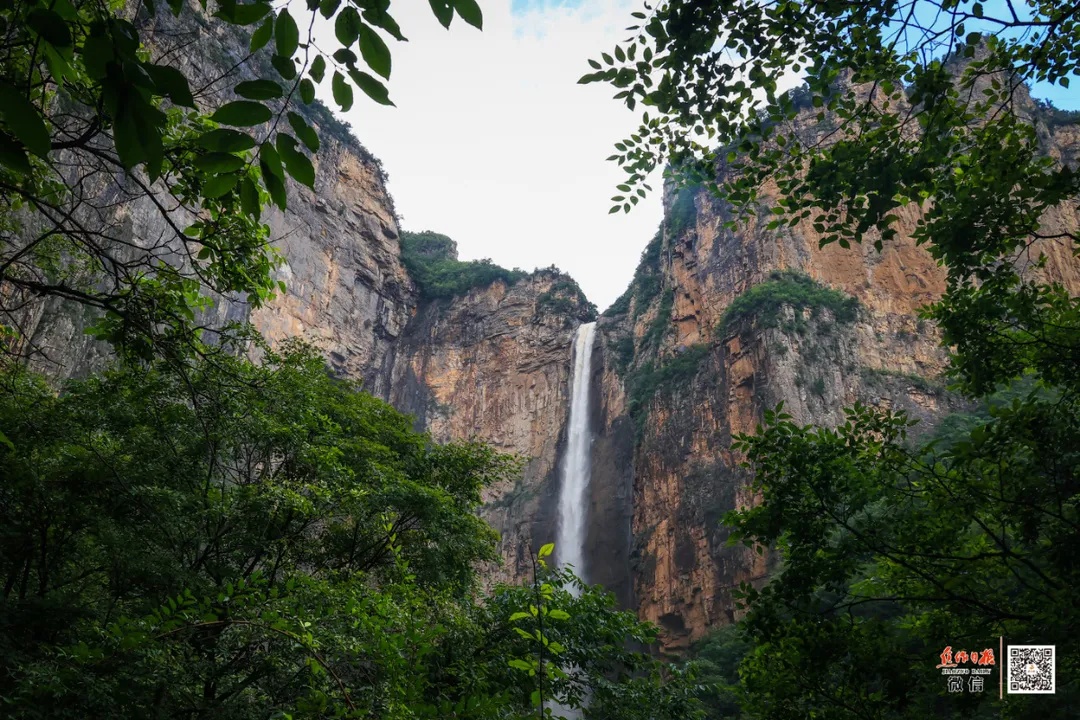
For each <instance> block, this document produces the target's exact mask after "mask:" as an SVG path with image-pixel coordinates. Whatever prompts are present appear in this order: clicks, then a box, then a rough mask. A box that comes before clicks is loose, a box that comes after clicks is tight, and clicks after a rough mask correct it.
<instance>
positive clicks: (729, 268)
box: [23, 101, 1080, 652]
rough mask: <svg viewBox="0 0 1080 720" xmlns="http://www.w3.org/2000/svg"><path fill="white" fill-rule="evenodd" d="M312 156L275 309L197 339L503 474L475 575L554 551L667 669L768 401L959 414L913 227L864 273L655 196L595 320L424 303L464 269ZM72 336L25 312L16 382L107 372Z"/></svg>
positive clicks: (48, 317)
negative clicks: (344, 398) (335, 379)
mask: <svg viewBox="0 0 1080 720" xmlns="http://www.w3.org/2000/svg"><path fill="white" fill-rule="evenodd" d="M1029 102H1030V101H1029ZM1033 112H1034V111H1033ZM802 121H803V122H805V123H806V125H807V132H814V131H815V130H814V129H813V128H814V126H815V125H816V121H814V120H812V118H811V117H810V116H809V114H808V115H807V117H805V118H803V120H802ZM327 127H329V126H327ZM1042 132H1043V139H1044V140H1045V143H1046V147H1047V150H1048V152H1049V153H1050V154H1051V155H1053V156H1055V157H1056V158H1058V159H1065V160H1069V161H1073V160H1075V158H1076V157H1077V156H1078V153H1080V132H1077V128H1076V126H1075V125H1073V126H1069V125H1062V126H1053V125H1050V124H1045V127H1044V129H1043V131H1042ZM324 135H326V136H327V137H326V139H325V141H324V146H323V148H322V149H321V150H320V152H319V153H318V156H317V162H318V166H317V174H316V178H317V179H316V186H315V189H314V190H308V189H306V188H302V187H300V186H297V185H292V186H290V193H291V195H290V198H291V200H290V204H289V210H288V211H287V212H284V213H283V212H278V211H273V212H271V213H270V214H269V219H268V222H269V225H270V228H271V234H272V237H273V238H275V241H276V244H277V246H278V248H279V249H280V251H281V253H282V256H283V258H284V262H283V264H282V265H281V267H280V268H278V270H277V271H276V273H277V275H276V277H277V279H279V280H281V281H283V282H284V283H285V285H286V288H287V290H286V292H284V293H282V294H280V295H279V296H278V297H277V298H276V299H275V300H273V301H271V302H270V303H268V304H267V305H266V306H264V307H262V308H259V309H257V310H251V308H250V307H249V306H248V305H246V304H245V303H244V302H242V301H240V300H236V299H224V298H220V299H219V301H218V302H217V303H216V305H215V306H214V308H213V309H212V310H210V311H209V313H208V318H207V319H208V322H218V323H220V322H224V321H227V320H240V321H244V320H246V321H250V322H251V323H252V324H253V325H254V327H255V328H257V329H258V330H259V331H260V332H261V333H262V334H263V335H264V336H265V337H266V338H267V339H268V340H269V341H270V342H271V344H275V343H281V342H283V341H284V340H286V339H288V338H292V337H298V338H302V339H304V340H307V341H309V342H311V343H313V344H315V345H316V346H317V347H318V348H319V349H320V350H321V351H322V352H323V353H324V354H325V357H326V362H327V366H328V367H329V368H330V370H331V371H332V372H333V373H334V374H335V375H337V376H339V377H342V378H347V379H350V380H354V381H357V382H358V383H360V384H361V385H362V387H363V388H365V389H366V390H367V391H369V392H371V393H372V394H374V395H376V396H378V397H380V398H382V399H385V400H387V401H389V402H390V403H391V404H393V405H394V406H395V407H397V408H399V409H401V410H403V411H405V412H407V413H409V414H411V415H412V416H413V417H414V418H415V422H416V425H417V427H418V428H421V429H423V430H426V431H427V432H429V433H430V434H431V436H432V438H434V439H435V440H436V441H444V440H458V439H469V438H478V439H481V440H483V441H485V442H487V443H489V444H491V445H492V446H493V447H495V448H496V449H498V450H500V451H503V452H508V453H514V454H517V455H519V456H520V457H521V458H522V459H523V460H524V469H523V471H522V473H521V475H520V476H519V477H518V478H517V479H516V480H515V481H513V482H507V483H505V484H503V485H500V486H494V487H489V488H488V489H487V495H486V497H485V500H486V504H485V508H484V510H483V516H484V518H485V519H486V520H487V521H488V522H489V523H490V524H491V525H492V526H493V527H494V528H495V529H496V530H497V531H498V533H499V535H500V538H501V539H500V546H499V547H500V551H501V554H502V557H503V562H502V564H501V565H499V566H494V567H491V568H488V569H486V575H487V577H488V578H489V580H490V581H491V582H496V581H498V580H507V579H517V578H522V577H525V576H527V575H528V574H529V572H530V568H531V564H530V562H531V557H532V556H533V555H534V554H535V552H536V550H537V549H538V548H539V547H540V546H541V545H543V544H545V543H548V542H556V543H557V547H556V555H557V557H558V558H559V559H560V561H561V562H570V563H572V564H574V565H575V566H576V567H578V569H579V570H583V571H584V572H585V573H586V577H587V579H588V581H589V582H591V583H599V584H602V585H603V586H605V587H606V588H608V589H609V590H610V591H611V592H613V593H614V594H615V595H616V597H617V599H618V602H619V603H620V604H621V605H623V606H624V607H628V608H633V609H635V610H636V611H637V613H638V614H639V616H640V617H641V618H642V619H645V620H649V621H652V622H654V623H656V624H658V625H659V626H660V627H661V628H662V629H663V641H662V644H663V647H664V649H665V650H669V651H672V652H678V651H681V650H685V649H686V648H688V647H689V646H690V644H691V643H693V642H694V641H695V640H697V639H699V638H701V637H702V636H703V635H704V634H706V633H707V632H708V630H709V629H710V628H712V627H715V626H717V625H722V624H726V623H730V622H732V621H734V620H735V619H736V618H737V617H738V609H737V605H736V602H735V598H734V596H733V592H734V591H735V590H737V588H738V586H739V584H740V583H743V582H750V583H762V582H765V581H766V579H767V578H768V575H769V572H770V571H771V570H772V569H773V567H774V560H773V558H771V557H770V556H769V555H768V554H767V553H766V554H762V555H759V554H756V553H754V552H751V551H750V550H749V549H747V548H745V547H742V546H729V545H728V544H727V542H726V541H727V533H726V531H725V528H724V527H723V525H722V524H721V522H720V520H721V518H722V517H723V515H724V514H725V513H726V512H728V511H730V510H732V509H734V508H736V507H740V506H744V505H746V504H749V503H753V502H754V497H753V494H752V492H751V490H750V475H749V471H748V470H746V469H745V468H743V467H742V466H741V464H740V463H741V458H740V457H739V456H738V454H737V453H736V452H733V451H732V449H731V444H732V439H733V438H734V437H735V436H737V435H739V434H741V433H753V432H754V431H755V427H756V426H757V425H758V424H759V423H760V422H761V420H762V417H763V413H764V412H765V411H766V410H767V409H769V408H772V407H775V406H776V405H777V404H778V403H780V402H783V403H784V407H785V409H786V410H787V412H789V413H790V414H791V415H793V416H794V418H795V419H796V420H797V421H798V422H800V423H816V424H823V425H836V424H838V423H841V422H843V418H844V415H843V408H845V407H847V406H849V405H851V404H853V403H855V402H862V403H866V404H873V405H877V406H883V407H891V408H898V409H903V410H906V411H907V412H908V413H909V415H910V416H911V417H912V418H913V419H917V420H919V421H920V422H919V425H918V426H917V431H918V432H930V431H932V430H933V428H934V426H935V424H936V423H937V422H939V421H940V420H941V419H942V418H943V417H945V416H947V415H948V414H949V413H950V412H953V411H956V410H959V409H961V408H962V407H963V406H964V403H963V401H962V400H961V399H960V398H958V397H957V396H955V395H953V394H952V393H950V392H949V390H948V389H947V387H946V383H945V381H944V379H943V376H942V374H943V372H944V370H945V366H946V353H945V351H944V350H943V349H942V347H941V344H940V337H939V334H938V332H937V331H936V329H935V328H934V326H933V325H932V324H931V323H929V322H927V321H925V320H923V319H921V318H920V317H919V312H918V311H919V309H920V307H922V306H925V305H926V304H927V303H930V302H932V301H933V300H934V299H935V298H937V297H939V296H940V294H941V293H942V292H943V291H944V288H945V278H944V271H943V270H942V269H941V268H940V267H939V266H938V264H937V262H936V261H935V260H934V258H933V257H932V256H931V255H930V253H929V252H928V251H927V250H926V249H925V248H923V247H921V246H918V245H916V243H915V242H914V241H913V240H912V239H911V236H910V232H911V230H912V229H913V227H914V225H915V223H916V222H917V220H918V216H917V211H916V210H915V209H912V208H903V209H901V210H899V211H898V213H899V214H900V216H901V218H900V219H901V223H900V233H899V234H898V236H897V237H896V238H894V239H891V240H888V241H886V242H884V244H883V247H882V249H881V250H880V251H878V250H876V249H875V248H874V247H873V246H872V245H871V244H866V245H862V246H854V247H850V248H842V247H839V246H837V245H828V246H826V247H820V246H819V240H820V235H819V233H817V232H816V231H815V229H814V227H813V225H812V223H811V222H809V221H803V222H798V223H796V224H794V225H787V226H782V227H780V228H775V229H769V228H768V227H767V223H768V217H767V215H766V213H765V212H764V211H763V212H762V213H761V214H760V216H758V217H756V218H751V219H749V221H748V222H745V223H743V224H741V225H740V226H739V227H738V229H736V230H732V229H729V227H728V226H727V222H728V221H729V220H730V219H731V215H730V210H729V208H728V206H727V205H726V204H725V203H724V202H723V201H722V200H721V199H718V198H716V197H714V196H713V195H712V194H711V193H710V192H709V191H708V190H707V189H706V188H703V187H679V186H677V185H675V184H674V183H669V184H668V185H667V187H666V188H665V190H664V193H665V195H664V205H665V217H664V221H663V223H662V225H661V227H660V228H659V230H658V231H657V234H656V236H655V238H654V239H653V240H652V241H651V242H650V243H649V244H648V245H647V247H646V248H645V250H644V252H643V253H642V255H641V261H640V264H639V266H638V268H637V271H636V273H635V275H634V278H633V280H632V281H631V284H630V286H629V287H628V288H627V291H626V293H625V294H624V295H623V296H622V297H621V298H620V299H619V300H618V301H616V302H615V303H614V304H613V305H612V306H611V307H610V308H607V309H605V310H604V311H603V312H602V313H597V311H596V309H595V308H593V307H592V306H591V304H590V303H589V302H588V300H587V298H585V296H584V295H583V293H582V292H581V290H580V289H579V288H578V286H577V284H576V283H575V282H574V281H573V279H572V278H570V277H568V276H567V275H565V274H563V273H561V272H559V271H558V270H556V269H554V268H551V269H544V270H537V271H535V272H532V273H510V272H505V271H499V272H495V271H492V273H491V275H490V278H488V276H487V275H483V274H481V275H477V277H478V278H480V279H479V280H477V281H476V282H472V283H469V284H467V285H463V286H459V287H452V288H450V289H447V288H445V287H442V286H438V287H435V286H433V283H432V281H431V279H430V277H429V278H427V279H425V278H424V277H422V273H423V272H424V271H425V268H426V269H428V270H430V269H431V268H443V269H445V268H450V270H447V271H446V272H451V273H452V271H453V268H458V267H460V268H464V269H463V270H462V272H466V271H469V272H471V270H468V268H473V269H475V264H469V263H461V262H460V261H458V258H457V254H456V246H455V245H454V243H453V241H451V240H450V239H448V238H445V237H443V236H439V235H436V234H434V233H421V234H419V235H412V236H411V237H412V243H413V244H412V245H411V246H410V245H409V244H408V242H407V241H408V240H409V238H410V235H409V234H408V233H405V232H403V230H402V228H401V227H400V226H399V221H398V219H397V216H396V213H395V210H394V207H393V203H392V200H391V198H390V194H389V192H388V190H387V181H386V176H385V174H384V173H383V171H382V168H381V165H380V163H379V162H378V161H377V160H376V159H375V158H374V157H372V156H371V155H370V154H369V153H368V152H367V151H365V150H364V149H363V148H362V147H361V146H360V145H359V144H358V143H357V142H356V141H355V140H354V139H352V138H351V137H349V136H348V133H341V132H336V133H324ZM724 172H725V169H724V168H723V167H720V168H718V173H720V174H721V175H722V174H723V173H724ZM764 190H765V193H766V194H768V191H769V188H765V189H764ZM120 221H121V222H122V223H127V224H128V225H129V226H130V227H131V228H132V230H131V231H132V233H133V234H139V235H141V234H147V235H149V234H152V232H153V228H152V227H147V224H148V223H152V222H155V221H156V216H154V215H153V214H152V213H149V212H145V211H144V209H142V208H140V207H138V206H129V207H124V208H123V209H122V210H121V218H120ZM1044 223H1045V225H1046V228H1047V234H1048V235H1052V234H1054V233H1053V232H1051V231H1053V230H1054V229H1062V228H1068V229H1072V230H1075V228H1076V227H1077V215H1076V212H1075V208H1072V209H1071V211H1070V212H1066V211H1059V210H1055V211H1054V213H1052V214H1048V215H1047V216H1046V217H1045V218H1044ZM583 241H586V240H583ZM639 241H640V239H638V238H628V239H627V246H628V247H629V246H637V244H638V243H639ZM1038 251H1040V252H1042V253H1044V254H1045V257H1046V263H1045V265H1043V266H1041V267H1038V268H1035V269H1033V272H1039V273H1043V274H1045V275H1046V276H1047V277H1048V278H1050V279H1052V280H1055V281H1057V282H1060V283H1062V284H1063V285H1064V286H1065V287H1066V288H1068V289H1069V291H1070V292H1071V293H1072V294H1076V293H1077V292H1080V266H1078V265H1077V263H1076V262H1075V261H1074V258H1073V257H1072V254H1071V252H1070V251H1069V249H1068V248H1067V247H1066V246H1065V245H1064V244H1061V245H1057V244H1054V243H1053V242H1047V243H1045V245H1044V246H1043V247H1041V248H1038ZM1035 257H1036V255H1035V254H1033V255H1032V262H1034V259H1035ZM492 267H493V266H492ZM482 269H485V270H486V269H487V268H482ZM440 272H442V270H440ZM91 319H92V318H89V317H87V316H86V315H85V314H84V313H83V312H82V311H81V310H73V309H72V306H70V305H68V304H66V303H64V302H61V301H55V300H51V301H49V302H47V303H44V304H41V305H38V306H35V307H33V308H32V309H30V310H28V315H27V317H26V319H25V321H24V323H23V327H25V328H26V329H27V333H28V337H29V338H31V340H32V342H33V344H34V345H36V346H38V347H40V348H41V350H42V353H43V354H42V355H41V356H39V357H37V358H36V359H35V360H34V363H35V364H36V366H37V367H38V368H39V369H41V370H42V371H44V372H45V373H46V374H48V375H50V376H51V377H53V378H55V379H62V378H64V377H72V376H82V375H85V374H87V373H88V372H90V371H92V370H93V369H95V368H97V367H100V366H101V364H102V363H103V362H104V361H105V359H106V353H105V351H104V350H103V347H102V346H100V345H98V344H97V343H95V341H93V340H92V339H91V338H89V337H88V336H87V335H85V333H84V332H83V331H84V329H85V328H86V326H87V325H88V324H89V322H90V321H91ZM593 323H595V325H593ZM575 411H577V416H576V417H575V416H574V412H575ZM570 483H573V487H569V484H570ZM574 511H577V512H578V513H580V515H578V516H577V517H576V518H574V517H573V515H574ZM560 519H562V521H561V522H560Z"/></svg>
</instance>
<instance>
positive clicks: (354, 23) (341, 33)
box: [334, 5, 363, 48]
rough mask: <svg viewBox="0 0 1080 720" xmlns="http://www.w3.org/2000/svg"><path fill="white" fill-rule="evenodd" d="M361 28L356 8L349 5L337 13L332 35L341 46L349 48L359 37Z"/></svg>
mask: <svg viewBox="0 0 1080 720" xmlns="http://www.w3.org/2000/svg"><path fill="white" fill-rule="evenodd" d="M362 26H363V23H361V22H360V14H359V13H358V12H356V8H354V7H353V6H351V5H349V6H347V7H346V8H345V9H344V10H342V11H341V12H340V13H338V16H337V19H336V20H335V21H334V35H335V36H336V37H337V39H338V42H339V43H341V44H342V46H344V47H346V48H349V47H352V44H353V43H354V42H356V39H357V38H358V37H360V28H361V27H362Z"/></svg>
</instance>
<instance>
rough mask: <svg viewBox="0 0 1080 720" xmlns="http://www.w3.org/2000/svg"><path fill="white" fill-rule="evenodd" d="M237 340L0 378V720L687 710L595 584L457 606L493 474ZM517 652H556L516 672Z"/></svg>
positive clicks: (369, 401)
mask: <svg viewBox="0 0 1080 720" xmlns="http://www.w3.org/2000/svg"><path fill="white" fill-rule="evenodd" d="M261 351H262V352H263V354H264V356H265V363H264V364H262V365H254V364H252V363H250V362H248V361H245V360H240V359H236V358H230V357H228V356H222V357H215V358H214V359H213V361H210V360H205V361H197V362H194V363H191V364H189V365H188V366H186V367H184V368H183V371H182V372H178V371H176V370H175V369H174V368H173V367H172V366H170V365H168V364H167V363H165V362H164V361H159V362H157V363H154V364H152V365H150V366H147V367H134V366H131V365H127V366H125V367H122V368H120V369H115V370H111V371H109V372H107V373H105V374H104V375H102V376H100V377H96V378H91V379H88V380H84V381H80V382H71V383H69V384H68V385H67V387H66V388H65V392H64V393H63V394H62V395H60V396H57V395H56V394H55V393H54V392H53V391H52V390H51V389H50V388H49V387H47V386H46V385H45V383H44V382H43V381H42V380H41V379H40V378H39V377H37V376H34V375H32V374H29V373H27V372H25V371H23V370H18V369H12V368H8V369H7V370H6V371H5V372H4V373H2V374H0V423H2V424H3V426H4V427H5V428H6V429H7V433H8V436H9V438H10V440H11V445H5V446H4V447H3V448H2V449H0V473H2V475H3V477H4V479H5V482H4V483H3V485H2V487H0V521H2V526H3V532H2V533H0V650H2V651H3V652H2V656H0V702H2V703H3V706H4V716H5V717H10V718H18V719H23V718H27V719H29V718H46V717H47V718H73V719H74V718H86V717H161V718H184V719H189V720H194V719H195V718H200V717H214V718H225V719H228V720H234V719H235V720H255V719H256V718H267V717H278V718H286V717H289V718H328V717H342V718H344V717H349V718H361V717H365V718H370V717H382V718H444V717H461V718H475V719H481V718H492V719H495V718H523V717H527V716H530V715H533V714H534V712H535V711H534V710H533V707H534V704H535V703H534V702H533V697H532V695H533V691H534V690H535V689H536V687H537V683H542V684H543V685H542V687H543V688H544V696H545V698H547V702H548V703H549V705H548V707H549V708H550V701H551V700H552V699H557V700H558V701H559V702H561V703H562V704H563V706H564V707H567V708H580V707H581V705H582V704H583V703H584V702H585V697H586V695H587V694H588V693H592V700H591V701H590V702H591V703H592V705H591V707H595V708H596V712H606V713H608V715H605V716H618V717H626V718H630V717H638V715H622V714H620V712H621V711H620V712H617V710H618V709H619V708H623V707H633V706H635V705H636V706H639V707H640V706H641V705H642V703H644V706H645V707H657V708H666V710H665V711H664V712H663V713H661V714H659V715H651V716H650V717H663V718H671V720H675V718H683V717H692V714H693V711H694V707H693V702H692V698H691V697H690V690H689V688H690V685H689V681H688V679H679V678H681V677H682V676H678V677H677V678H675V679H672V678H665V677H664V676H662V674H661V666H660V664H659V663H657V662H656V661H655V660H653V659H652V658H650V657H649V656H648V655H646V654H643V653H640V652H637V651H634V650H632V649H631V647H630V645H629V643H638V644H641V645H645V644H648V643H650V642H651V641H652V640H653V639H654V638H655V628H652V627H651V626H649V625H646V624H644V623H640V622H638V621H637V619H636V618H635V617H634V616H633V614H632V613H627V612H619V611H616V610H615V609H614V606H613V599H612V598H611V597H610V596H609V595H607V594H606V593H604V592H603V591H602V589H600V588H585V587H583V586H582V585H581V583H580V581H578V580H577V579H576V578H574V577H573V576H572V575H570V574H569V573H565V572H555V571H550V572H544V571H541V572H540V573H539V574H538V576H537V583H538V584H537V585H536V587H535V588H533V587H530V586H522V587H511V586H505V587H499V588H496V589H494V590H493V591H492V592H490V593H484V594H481V592H480V587H479V577H478V575H477V573H476V569H475V568H476V566H477V564H478V563H480V562H489V561H492V560H494V559H495V558H496V553H495V539H496V537H495V533H494V532H493V531H492V530H491V528H490V527H488V526H487V525H486V524H485V523H484V522H483V521H482V520H481V519H480V518H479V517H478V516H477V514H476V511H477V509H478V508H479V506H480V503H481V492H482V491H483V490H484V488H486V487H487V486H489V485H490V484H492V483H495V482H502V481H506V480H509V479H510V478H511V477H512V476H513V475H515V474H516V473H517V472H518V471H519V470H520V463H519V462H518V461H517V460H515V459H514V458H510V457H506V456H502V455H498V454H496V453H495V452H493V451H492V450H491V449H490V448H488V447H487V446H485V445H482V444H479V443H472V442H468V443H453V444H446V445H438V444H434V443H432V442H431V439H430V438H429V437H428V436H426V435H423V434H419V433H416V432H414V431H413V430H412V420H411V418H408V417H407V416H404V415H402V414H401V413H398V412H397V411H395V410H394V409H393V408H391V407H389V406H388V405H386V404H384V403H382V402H381V401H379V400H377V399H375V398H373V397H371V396H369V395H367V394H365V393H362V392H359V391H358V390H356V389H355V388H354V387H352V386H351V385H349V384H347V383H343V382H340V381H337V380H334V379H332V378H330V377H329V376H327V374H326V372H325V369H324V366H323V363H322V361H321V359H320V358H319V357H318V356H317V355H316V354H315V353H314V352H313V351H312V350H311V349H310V348H306V347H303V346H299V345H295V346H291V347H289V348H287V349H285V350H284V351H283V352H273V351H271V350H270V349H269V348H266V347H265V346H264V347H262V348H261ZM548 552H550V549H549V550H548ZM536 592H539V593H541V596H542V598H543V599H542V601H541V602H540V603H539V604H538V603H537V601H536V599H535V597H536ZM537 607H542V611H541V610H536V608H537ZM541 616H542V618H543V622H544V623H545V626H544V630H543V633H541V634H540V635H537V634H535V632H534V629H533V628H532V627H531V626H530V624H529V623H527V622H522V619H523V618H539V617H541ZM526 630H528V632H526ZM523 633H524V634H523ZM538 643H539V646H540V647H543V648H544V650H545V652H547V653H548V654H547V657H548V658H552V657H554V658H556V659H557V660H556V664H551V663H550V662H545V663H543V665H542V667H541V666H540V665H537V666H536V668H535V672H534V673H533V674H532V675H529V674H528V672H525V673H524V674H523V672H522V670H521V667H522V666H523V664H525V665H528V666H529V667H530V668H531V667H532V666H531V664H530V663H531V660H532V659H533V657H534V656H535V654H536V650H537V647H538ZM526 678H532V680H526ZM605 708H608V709H610V710H605Z"/></svg>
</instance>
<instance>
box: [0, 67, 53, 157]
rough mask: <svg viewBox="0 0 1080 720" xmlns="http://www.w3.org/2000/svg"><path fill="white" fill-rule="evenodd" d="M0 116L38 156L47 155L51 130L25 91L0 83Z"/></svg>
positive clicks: (10, 129) (12, 131)
mask: <svg viewBox="0 0 1080 720" xmlns="http://www.w3.org/2000/svg"><path fill="white" fill-rule="evenodd" d="M0 117H2V118H3V126H4V128H5V129H6V130H7V131H8V132H9V133H11V135H12V136H14V137H15V139H16V140H18V141H19V142H21V143H22V144H23V145H24V146H26V149H27V150H29V151H30V152H32V153H34V154H35V155H37V156H38V157H46V156H47V155H48V154H49V150H50V149H51V148H52V141H51V140H50V139H49V131H48V130H47V129H46V128H45V121H44V120H43V119H42V117H41V113H40V112H39V111H38V109H37V108H36V107H34V106H33V105H32V104H31V103H30V101H29V100H27V99H26V96H25V95H23V93H21V92H19V91H18V90H16V89H15V88H14V87H12V86H11V85H8V84H6V83H0Z"/></svg>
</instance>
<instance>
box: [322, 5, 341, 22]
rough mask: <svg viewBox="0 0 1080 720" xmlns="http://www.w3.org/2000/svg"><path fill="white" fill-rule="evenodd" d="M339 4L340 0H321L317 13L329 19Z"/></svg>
mask: <svg viewBox="0 0 1080 720" xmlns="http://www.w3.org/2000/svg"><path fill="white" fill-rule="evenodd" d="M340 6H341V0H321V2H320V3H319V13H320V14H321V15H322V16H323V17H324V18H326V19H327V20H329V19H330V18H332V17H334V13H336V12H337V9H338V8H339V7H340Z"/></svg>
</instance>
